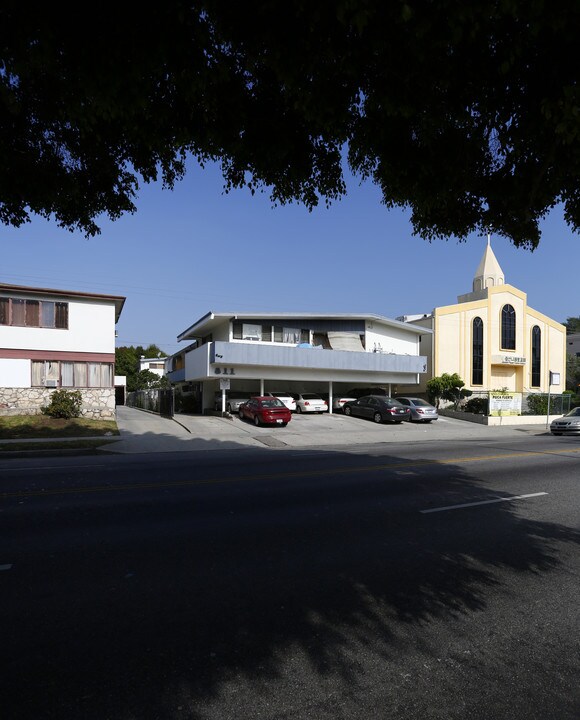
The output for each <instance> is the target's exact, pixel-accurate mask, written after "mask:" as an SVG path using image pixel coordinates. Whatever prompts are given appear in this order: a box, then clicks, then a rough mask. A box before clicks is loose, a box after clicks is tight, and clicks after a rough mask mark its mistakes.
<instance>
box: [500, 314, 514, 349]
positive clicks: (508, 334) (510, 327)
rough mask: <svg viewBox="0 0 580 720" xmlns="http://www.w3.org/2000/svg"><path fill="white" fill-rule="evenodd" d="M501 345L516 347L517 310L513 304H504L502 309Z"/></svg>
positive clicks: (504, 347)
mask: <svg viewBox="0 0 580 720" xmlns="http://www.w3.org/2000/svg"><path fill="white" fill-rule="evenodd" d="M501 347H502V350H515V349H516V311H515V310H514V309H513V307H512V306H511V305H504V306H503V308H502V311H501Z"/></svg>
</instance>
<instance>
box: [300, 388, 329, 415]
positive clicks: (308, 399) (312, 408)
mask: <svg viewBox="0 0 580 720" xmlns="http://www.w3.org/2000/svg"><path fill="white" fill-rule="evenodd" d="M296 412H297V413H307V412H315V413H323V412H328V403H327V402H326V400H324V399H323V398H322V397H320V395H317V394H316V393H299V394H298V395H297V396H296Z"/></svg>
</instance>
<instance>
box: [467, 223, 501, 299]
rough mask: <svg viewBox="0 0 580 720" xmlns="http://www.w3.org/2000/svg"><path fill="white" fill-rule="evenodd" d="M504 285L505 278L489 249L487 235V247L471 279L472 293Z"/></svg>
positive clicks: (489, 243)
mask: <svg viewBox="0 0 580 720" xmlns="http://www.w3.org/2000/svg"><path fill="white" fill-rule="evenodd" d="M504 283H505V277H504V274H503V270H502V269H501V267H500V266H499V263H498V261H497V258H496V256H495V255H494V254H493V250H492V249H491V237H490V234H489V233H487V245H486V248H485V252H484V253H483V257H482V258H481V261H480V263H479V265H478V266H477V270H476V271H475V277H474V278H473V292H477V291H478V290H484V289H485V288H488V287H494V286H496V285H503V284H504Z"/></svg>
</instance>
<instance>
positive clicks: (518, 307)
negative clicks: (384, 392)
mask: <svg viewBox="0 0 580 720" xmlns="http://www.w3.org/2000/svg"><path fill="white" fill-rule="evenodd" d="M397 319H399V320H404V321H406V322H410V323H412V324H414V325H418V326H423V327H426V328H429V329H430V330H431V331H432V334H425V335H424V336H421V343H420V350H419V354H420V355H425V356H427V358H428V365H427V373H426V374H423V375H421V376H420V378H421V382H420V385H419V387H417V386H415V387H414V388H413V387H411V386H398V387H397V393H398V394H400V395H404V394H411V393H413V394H422V395H425V394H426V383H427V382H428V380H430V379H431V378H432V377H438V376H440V375H442V374H443V373H449V374H453V373H458V375H459V376H460V377H461V379H462V380H463V381H464V382H465V387H466V388H467V389H469V390H472V391H473V392H474V393H476V392H478V391H485V392H489V391H498V390H507V391H508V392H510V393H524V394H525V393H547V392H548V391H550V392H552V393H554V394H559V393H562V391H563V390H564V389H565V388H566V328H565V327H564V325H562V324H561V323H559V322H556V321H555V320H552V319H551V318H549V317H547V316H546V315H544V314H543V313H541V312H538V311H537V310H534V309H533V308H531V307H529V305H528V302H527V295H526V293H525V292H523V291H522V290H518V289H517V288H515V287H513V286H512V285H509V284H506V282H505V277H504V274H503V272H502V269H501V267H500V265H499V263H498V261H497V259H496V257H495V255H494V253H493V250H492V249H491V243H490V239H489V236H488V239H487V246H486V248H485V252H484V254H483V257H482V259H481V262H480V263H479V266H478V268H477V270H476V272H475V277H474V279H473V289H472V291H471V292H470V293H467V294H465V295H460V296H459V297H458V298H457V304H456V305H446V306H444V307H438V308H435V309H434V310H433V312H432V313H431V314H430V315H414V316H404V317H402V318H397Z"/></svg>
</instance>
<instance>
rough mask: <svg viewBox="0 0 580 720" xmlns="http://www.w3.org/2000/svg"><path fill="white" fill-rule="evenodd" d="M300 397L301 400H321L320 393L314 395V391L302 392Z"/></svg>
mask: <svg viewBox="0 0 580 720" xmlns="http://www.w3.org/2000/svg"><path fill="white" fill-rule="evenodd" d="M302 399H303V400H321V399H322V398H321V397H320V395H316V393H302Z"/></svg>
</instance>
